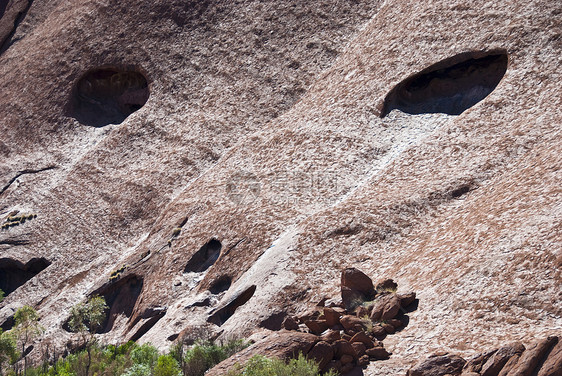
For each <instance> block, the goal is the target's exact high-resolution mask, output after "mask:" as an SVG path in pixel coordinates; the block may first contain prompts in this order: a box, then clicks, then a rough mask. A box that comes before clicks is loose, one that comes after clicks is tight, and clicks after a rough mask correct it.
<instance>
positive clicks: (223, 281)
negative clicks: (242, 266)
mask: <svg viewBox="0 0 562 376" xmlns="http://www.w3.org/2000/svg"><path fill="white" fill-rule="evenodd" d="M231 283H232V279H231V278H230V277H228V276H224V277H220V278H219V279H217V280H216V281H214V282H213V283H212V284H211V287H209V291H210V292H211V294H213V295H217V294H220V293H221V292H225V291H226V290H228V289H229V288H230V285H231Z"/></svg>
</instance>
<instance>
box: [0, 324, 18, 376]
mask: <svg viewBox="0 0 562 376" xmlns="http://www.w3.org/2000/svg"><path fill="white" fill-rule="evenodd" d="M19 356H20V354H19V353H18V350H17V343H16V338H14V336H13V334H12V333H10V332H3V331H2V329H0V376H1V375H3V374H4V372H3V370H4V365H5V364H6V363H9V364H14V363H15V362H17V361H18V359H19Z"/></svg>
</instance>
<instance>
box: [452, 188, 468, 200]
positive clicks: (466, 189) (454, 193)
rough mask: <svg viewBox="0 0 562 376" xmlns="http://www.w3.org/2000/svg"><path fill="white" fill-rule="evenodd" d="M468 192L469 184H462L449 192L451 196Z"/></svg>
mask: <svg viewBox="0 0 562 376" xmlns="http://www.w3.org/2000/svg"><path fill="white" fill-rule="evenodd" d="M468 192H470V186H468V185H464V186H462V187H460V188H458V189H455V190H454V191H452V192H451V197H453V198H459V197H461V196H462V195H464V194H467V193H468Z"/></svg>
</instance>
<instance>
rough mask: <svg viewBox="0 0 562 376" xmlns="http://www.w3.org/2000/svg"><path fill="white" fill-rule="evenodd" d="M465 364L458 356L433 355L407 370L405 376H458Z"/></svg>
mask: <svg viewBox="0 0 562 376" xmlns="http://www.w3.org/2000/svg"><path fill="white" fill-rule="evenodd" d="M465 363H466V360H464V359H463V358H461V357H460V356H458V355H449V354H446V355H435V356H431V357H429V358H428V359H427V360H424V361H423V362H421V363H420V364H418V365H416V366H415V367H413V368H411V369H410V370H408V373H407V376H445V375H451V376H458V375H460V374H461V372H462V369H463V367H464V365H465Z"/></svg>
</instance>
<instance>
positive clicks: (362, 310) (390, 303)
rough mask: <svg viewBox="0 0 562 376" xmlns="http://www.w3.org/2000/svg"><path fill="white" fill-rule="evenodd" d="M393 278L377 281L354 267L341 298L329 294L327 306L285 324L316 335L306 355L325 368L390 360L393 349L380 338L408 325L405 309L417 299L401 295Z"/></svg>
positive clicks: (341, 368) (347, 274)
mask: <svg viewBox="0 0 562 376" xmlns="http://www.w3.org/2000/svg"><path fill="white" fill-rule="evenodd" d="M397 288H398V285H397V284H396V283H395V282H394V281H392V280H391V279H386V280H383V281H381V282H379V283H378V284H377V285H376V288H375V286H374V285H373V282H372V280H371V278H369V276H367V275H366V274H365V273H363V272H361V271H360V270H358V269H355V268H348V269H345V270H344V271H343V272H342V277H341V301H338V300H336V299H331V300H329V301H328V303H326V305H325V306H323V307H316V309H314V310H313V311H311V312H308V313H306V314H303V315H300V316H298V317H290V316H289V317H287V318H286V319H285V321H284V322H283V328H284V329H286V330H289V331H303V332H309V333H311V334H314V335H316V336H317V339H316V340H315V341H314V344H313V346H312V347H311V349H310V351H309V352H308V353H307V354H305V355H306V356H307V357H308V358H310V359H314V360H316V361H317V362H318V363H319V365H320V369H321V370H322V371H329V370H331V369H333V370H336V371H338V372H340V373H342V374H345V373H347V372H349V371H351V370H352V369H354V368H355V367H357V366H359V367H365V366H367V365H368V364H369V362H371V361H376V360H382V359H388V358H389V357H390V355H391V353H390V352H389V351H388V350H386V349H385V348H384V344H383V343H382V340H383V339H384V338H385V337H386V336H387V335H389V334H393V333H394V332H395V331H397V330H400V329H402V328H403V327H404V314H405V313H406V312H407V310H408V308H411V307H410V306H412V305H413V303H414V301H415V300H416V294H415V293H413V292H410V293H407V294H398V293H396V290H397Z"/></svg>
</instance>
